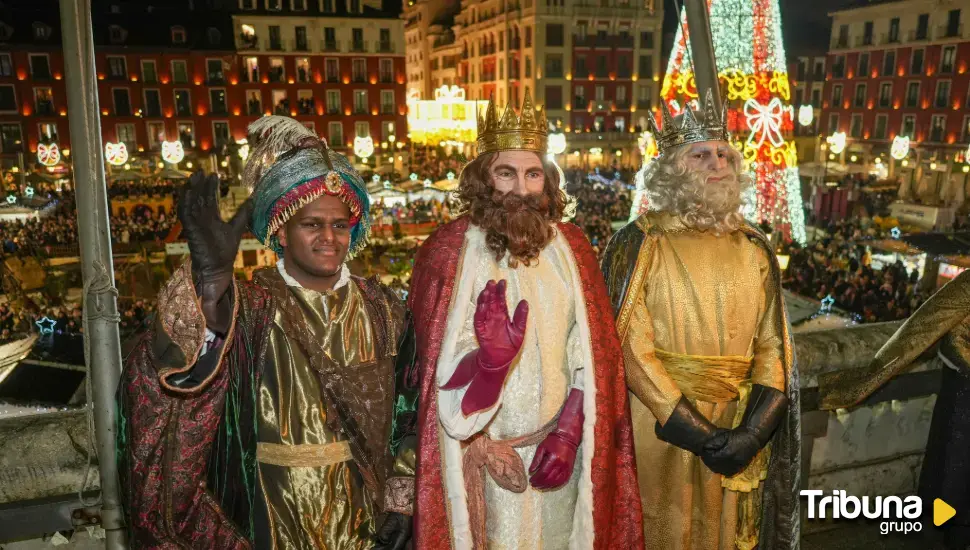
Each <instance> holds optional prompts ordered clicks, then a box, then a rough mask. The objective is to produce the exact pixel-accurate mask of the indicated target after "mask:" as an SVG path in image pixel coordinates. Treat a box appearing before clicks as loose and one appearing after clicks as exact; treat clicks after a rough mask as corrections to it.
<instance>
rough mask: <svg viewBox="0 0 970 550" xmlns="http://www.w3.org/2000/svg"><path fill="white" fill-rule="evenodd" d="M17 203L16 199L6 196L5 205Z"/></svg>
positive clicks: (12, 196)
mask: <svg viewBox="0 0 970 550" xmlns="http://www.w3.org/2000/svg"><path fill="white" fill-rule="evenodd" d="M15 202H17V197H16V196H14V195H7V204H13V203H15Z"/></svg>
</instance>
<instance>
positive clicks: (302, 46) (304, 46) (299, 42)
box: [293, 38, 310, 52]
mask: <svg viewBox="0 0 970 550" xmlns="http://www.w3.org/2000/svg"><path fill="white" fill-rule="evenodd" d="M293 51H297V52H308V51H310V45H309V44H308V43H307V39H306V38H296V39H294V40H293Z"/></svg>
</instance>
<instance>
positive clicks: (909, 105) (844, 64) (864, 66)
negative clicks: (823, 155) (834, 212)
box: [820, 0, 970, 166]
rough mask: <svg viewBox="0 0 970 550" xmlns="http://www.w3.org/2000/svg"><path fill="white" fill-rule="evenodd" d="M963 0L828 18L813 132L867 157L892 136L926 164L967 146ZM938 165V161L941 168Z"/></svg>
mask: <svg viewBox="0 0 970 550" xmlns="http://www.w3.org/2000/svg"><path fill="white" fill-rule="evenodd" d="M968 13H970V0H944V1H936V0H906V1H903V2H892V3H882V4H878V5H873V6H866V7H861V8H856V9H849V10H843V11H838V12H834V13H832V14H830V15H831V16H832V18H833V24H832V37H831V43H830V45H829V51H828V55H827V61H826V82H825V87H824V91H823V94H822V120H821V121H820V123H821V126H820V131H821V132H822V133H823V134H824V135H826V136H830V135H832V134H833V133H835V132H839V131H841V132H845V133H846V135H847V137H848V140H847V141H848V143H849V147H848V149H849V150H851V151H853V152H858V153H860V154H862V155H864V156H865V157H867V158H871V157H872V156H875V155H880V154H884V153H886V152H888V150H889V145H890V143H891V142H892V140H893V138H894V137H896V136H897V135H905V136H908V137H909V138H910V140H911V147H913V148H915V149H917V150H918V151H920V153H921V157H922V158H923V159H924V160H926V161H928V160H929V159H931V158H932V159H934V160H940V161H943V160H954V159H957V158H959V157H962V152H963V151H965V150H966V148H967V145H968V143H970V104H968V99H970V98H968V91H970V89H968V84H970V74H968V73H967V64H968V62H970V38H968V34H967V29H966V28H965V26H964V19H965V18H966V16H967V14H968ZM942 165H943V163H942V162H941V166H942Z"/></svg>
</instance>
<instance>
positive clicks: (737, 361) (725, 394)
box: [655, 348, 754, 403]
mask: <svg viewBox="0 0 970 550" xmlns="http://www.w3.org/2000/svg"><path fill="white" fill-rule="evenodd" d="M655 353H656V355H657V359H660V361H661V362H662V363H663V366H664V368H665V369H666V370H667V373H668V374H670V377H671V378H673V379H674V382H677V386H678V387H679V388H680V391H682V392H683V393H684V395H686V396H687V398H688V399H696V400H699V401H707V402H708V403H725V402H728V401H733V400H735V399H737V398H738V387H739V386H740V385H741V382H743V381H744V380H746V379H747V378H748V373H749V372H751V362H752V361H753V360H754V358H753V357H742V356H740V355H717V356H710V355H684V354H681V353H671V352H669V351H664V350H662V349H659V348H656V349H655Z"/></svg>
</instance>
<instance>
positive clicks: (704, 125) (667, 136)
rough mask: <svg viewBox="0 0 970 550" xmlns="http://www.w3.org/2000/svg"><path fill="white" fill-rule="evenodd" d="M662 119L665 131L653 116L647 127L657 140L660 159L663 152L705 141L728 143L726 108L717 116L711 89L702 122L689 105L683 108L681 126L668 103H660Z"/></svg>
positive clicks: (708, 92)
mask: <svg viewBox="0 0 970 550" xmlns="http://www.w3.org/2000/svg"><path fill="white" fill-rule="evenodd" d="M660 117H661V122H662V123H663V127H662V128H658V127H657V123H656V121H655V120H654V119H653V117H652V116H648V117H647V125H648V126H650V131H651V132H652V133H653V135H654V139H656V141H657V151H658V152H659V154H660V156H663V154H664V152H665V151H667V150H669V149H672V148H674V147H678V146H680V145H687V144H689V143H700V142H702V141H728V138H729V135H728V131H727V107H726V106H725V107H724V108H722V109H721V112H720V113H718V112H717V109H716V108H715V107H714V95H713V94H712V93H711V90H708V91H707V96H706V99H705V101H704V114H703V120H700V121H699V120H697V115H695V114H694V110H693V109H691V108H690V104H688V105H687V106H686V108H685V109H684V113H683V114H682V115H681V122H680V124H679V125H678V124H677V123H676V122H675V121H674V117H673V116H671V114H670V110H669V109H668V108H667V103H666V102H665V101H661V102H660Z"/></svg>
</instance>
